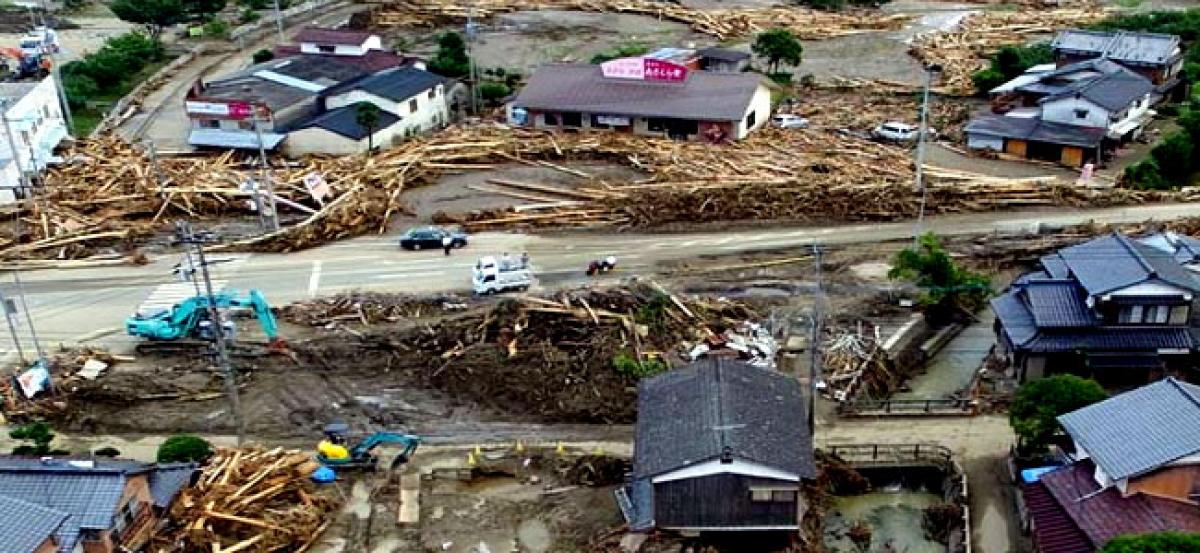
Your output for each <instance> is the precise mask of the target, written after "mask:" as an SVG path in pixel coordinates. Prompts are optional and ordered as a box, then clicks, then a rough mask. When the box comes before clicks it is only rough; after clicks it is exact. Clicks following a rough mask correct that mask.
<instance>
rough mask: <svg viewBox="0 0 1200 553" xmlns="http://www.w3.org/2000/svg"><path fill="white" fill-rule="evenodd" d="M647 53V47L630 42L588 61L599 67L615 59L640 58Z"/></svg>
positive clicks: (648, 49) (648, 48)
mask: <svg viewBox="0 0 1200 553" xmlns="http://www.w3.org/2000/svg"><path fill="white" fill-rule="evenodd" d="M649 51H650V47H649V46H647V45H645V44H643V43H641V42H631V43H629V44H622V45H620V46H617V47H616V48H609V49H608V50H605V51H603V52H600V53H598V54H596V55H594V56H592V59H591V60H590V61H591V62H592V63H593V64H596V65H599V64H601V63H604V62H606V61H609V60H615V59H617V58H629V57H633V56H640V55H642V54H645V53H646V52H649Z"/></svg>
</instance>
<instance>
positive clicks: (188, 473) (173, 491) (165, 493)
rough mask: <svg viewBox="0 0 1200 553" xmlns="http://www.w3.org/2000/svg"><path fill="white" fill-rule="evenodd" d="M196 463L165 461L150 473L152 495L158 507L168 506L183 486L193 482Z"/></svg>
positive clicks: (196, 467)
mask: <svg viewBox="0 0 1200 553" xmlns="http://www.w3.org/2000/svg"><path fill="white" fill-rule="evenodd" d="M198 466H199V465H197V464H196V463H163V464H159V465H155V467H154V472H151V473H150V497H152V498H154V505H155V506H156V507H168V506H170V505H171V502H172V501H174V500H175V496H176V495H178V494H179V492H180V491H181V490H183V488H185V487H187V486H188V485H190V484H191V481H192V475H193V474H195V473H196V471H197V470H198Z"/></svg>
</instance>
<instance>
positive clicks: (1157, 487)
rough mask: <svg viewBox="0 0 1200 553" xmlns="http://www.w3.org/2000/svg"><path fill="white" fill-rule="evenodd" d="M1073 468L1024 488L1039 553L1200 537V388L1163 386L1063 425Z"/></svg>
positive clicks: (1104, 404) (1175, 383)
mask: <svg viewBox="0 0 1200 553" xmlns="http://www.w3.org/2000/svg"><path fill="white" fill-rule="evenodd" d="M1058 420H1059V422H1060V423H1061V424H1062V426H1063V428H1064V429H1065V430H1066V432H1067V434H1068V435H1069V436H1070V438H1071V451H1069V452H1068V456H1067V458H1068V460H1069V461H1070V464H1068V465H1067V466H1065V467H1062V468H1059V469H1057V470H1053V471H1051V472H1047V473H1044V474H1041V475H1040V476H1039V477H1038V479H1037V480H1036V481H1035V482H1032V483H1029V484H1025V485H1023V486H1022V490H1021V491H1022V495H1023V496H1024V499H1025V504H1026V506H1027V509H1028V512H1029V518H1030V521H1029V522H1030V526H1031V528H1032V533H1033V538H1034V545H1035V548H1036V551H1037V552H1038V553H1090V552H1092V551H1096V550H1098V549H1100V548H1102V547H1103V546H1104V544H1105V543H1107V542H1108V541H1109V540H1111V539H1112V538H1114V537H1116V536H1119V535H1127V534H1144V533H1150V532H1162V531H1182V532H1200V505H1198V504H1197V503H1196V501H1195V499H1194V498H1195V497H1196V496H1197V495H1198V494H1200V386H1195V385H1193V384H1189V383H1186V382H1181V381H1179V380H1176V379H1174V378H1167V379H1165V380H1160V381H1158V382H1155V383H1153V384H1148V385H1146V386H1143V387H1141V388H1138V389H1136V390H1132V391H1129V392H1126V393H1123V394H1120V395H1117V396H1114V397H1111V398H1109V399H1106V400H1104V401H1101V402H1100V403H1096V404H1094V405H1090V406H1087V407H1084V408H1082V409H1079V410H1076V411H1073V412H1071V413H1067V414H1065V415H1063V416H1061V417H1059V418H1058Z"/></svg>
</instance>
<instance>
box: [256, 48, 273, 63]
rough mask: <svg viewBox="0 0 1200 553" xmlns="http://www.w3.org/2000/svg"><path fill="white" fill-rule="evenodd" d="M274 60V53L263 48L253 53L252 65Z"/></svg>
mask: <svg viewBox="0 0 1200 553" xmlns="http://www.w3.org/2000/svg"><path fill="white" fill-rule="evenodd" d="M273 59H275V52H272V51H270V50H267V49H266V48H263V49H262V50H259V51H257V52H255V53H254V63H264V62H268V61H271V60H273Z"/></svg>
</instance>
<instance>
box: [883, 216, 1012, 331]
mask: <svg viewBox="0 0 1200 553" xmlns="http://www.w3.org/2000/svg"><path fill="white" fill-rule="evenodd" d="M888 278H892V279H906V280H911V281H913V283H914V284H916V285H917V286H918V287H920V288H921V291H922V293H921V298H920V301H921V305H924V306H925V307H926V308H927V312H928V313H929V314H930V315H931V318H940V317H945V316H948V315H950V314H951V313H953V312H954V311H955V310H964V311H967V312H974V311H975V310H977V309H979V308H980V307H982V305H983V300H985V299H987V297H988V295H989V294H991V291H992V290H991V279H989V278H988V277H987V276H986V275H983V274H980V273H976V272H974V271H970V270H968V269H964V268H962V267H960V266H959V265H958V264H957V263H955V262H954V260H953V259H951V258H950V254H949V253H948V252H947V251H946V248H945V247H943V246H942V241H941V239H939V238H938V237H937V236H936V235H934V234H933V233H932V232H929V233H925V234H923V235H922V236H921V237H920V238H919V239H918V241H917V245H916V248H915V249H914V248H911V247H909V248H905V249H903V250H900V251H899V252H897V253H896V257H895V259H894V260H893V261H892V269H891V270H890V271H888Z"/></svg>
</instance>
